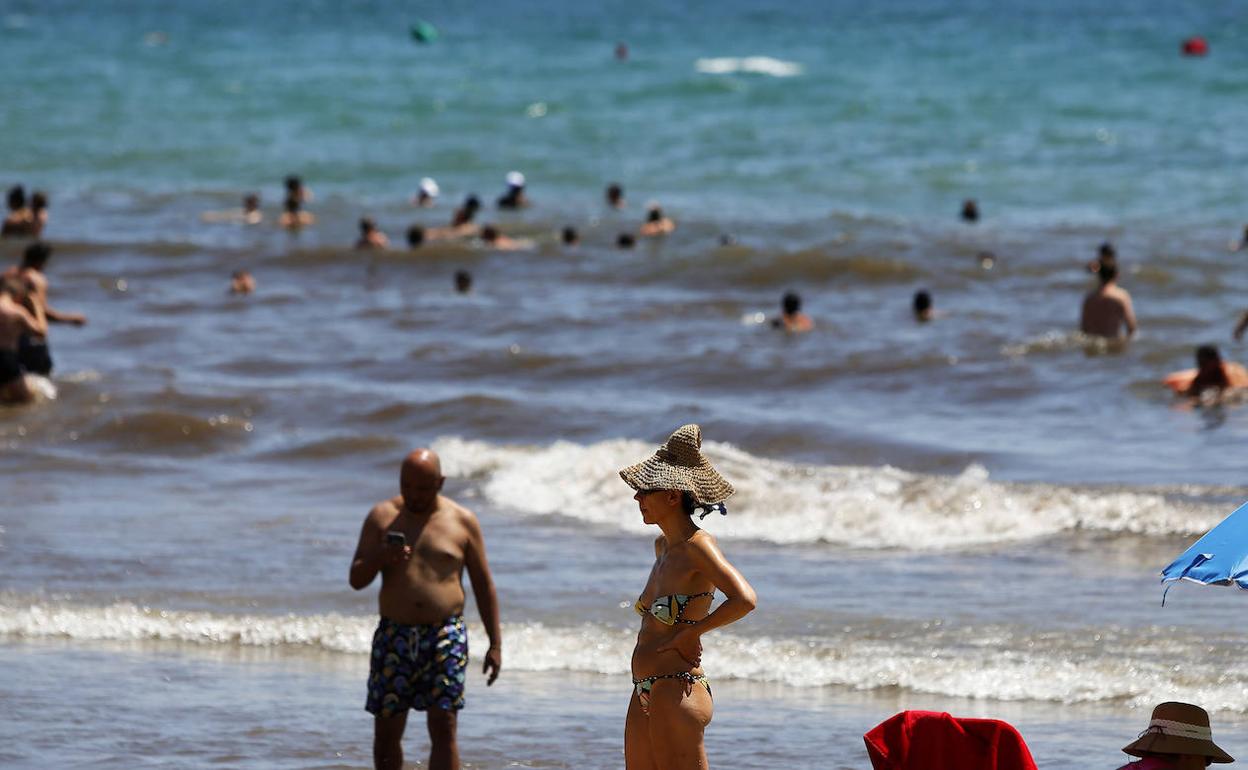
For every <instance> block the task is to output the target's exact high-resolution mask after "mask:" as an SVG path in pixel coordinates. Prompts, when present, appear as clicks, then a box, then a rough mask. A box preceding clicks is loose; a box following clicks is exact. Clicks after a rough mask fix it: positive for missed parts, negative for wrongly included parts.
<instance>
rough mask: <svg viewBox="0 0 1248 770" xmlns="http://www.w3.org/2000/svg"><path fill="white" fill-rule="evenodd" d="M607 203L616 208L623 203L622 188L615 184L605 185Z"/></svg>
mask: <svg viewBox="0 0 1248 770" xmlns="http://www.w3.org/2000/svg"><path fill="white" fill-rule="evenodd" d="M607 203H608V204H609V205H611V206H615V207H616V208H618V207H620V206H621V205H623V203H624V188H623V187H621V186H620V185H619V184H618V183H616V182H612V183H611V184H609V185H607Z"/></svg>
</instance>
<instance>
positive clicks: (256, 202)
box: [243, 193, 260, 214]
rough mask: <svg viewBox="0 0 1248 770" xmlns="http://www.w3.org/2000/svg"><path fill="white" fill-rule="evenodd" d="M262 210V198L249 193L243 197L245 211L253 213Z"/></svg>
mask: <svg viewBox="0 0 1248 770" xmlns="http://www.w3.org/2000/svg"><path fill="white" fill-rule="evenodd" d="M259 210H260V196H259V195H256V194H255V193H247V194H246V195H244V196H243V211H246V212H247V213H249V214H250V213H251V212H253V211H259Z"/></svg>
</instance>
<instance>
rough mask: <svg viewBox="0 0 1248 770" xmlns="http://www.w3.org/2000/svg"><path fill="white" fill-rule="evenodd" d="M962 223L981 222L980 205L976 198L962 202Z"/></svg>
mask: <svg viewBox="0 0 1248 770" xmlns="http://www.w3.org/2000/svg"><path fill="white" fill-rule="evenodd" d="M962 221H964V222H978V221H979V204H978V203H976V202H975V199H974V198H967V199H966V200H964V201H962Z"/></svg>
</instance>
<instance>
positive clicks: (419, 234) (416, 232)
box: [407, 225, 425, 249]
mask: <svg viewBox="0 0 1248 770" xmlns="http://www.w3.org/2000/svg"><path fill="white" fill-rule="evenodd" d="M424 242H425V228H423V227H421V226H420V225H412V226H411V227H409V228H407V245H408V246H411V247H412V248H413V249H414V248H416V247H417V246H419V245H420V244H422V243H424Z"/></svg>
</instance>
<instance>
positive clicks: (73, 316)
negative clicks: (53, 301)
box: [45, 305, 87, 326]
mask: <svg viewBox="0 0 1248 770" xmlns="http://www.w3.org/2000/svg"><path fill="white" fill-rule="evenodd" d="M45 312H46V313H47V316H48V320H49V321H51V322H52V323H57V324H73V325H74V326H82V325H83V324H85V323H86V322H87V317H86V316H85V315H83V314H82V313H65V312H62V311H59V310H53V309H52V307H51V306H50V305H48V306H45Z"/></svg>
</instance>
